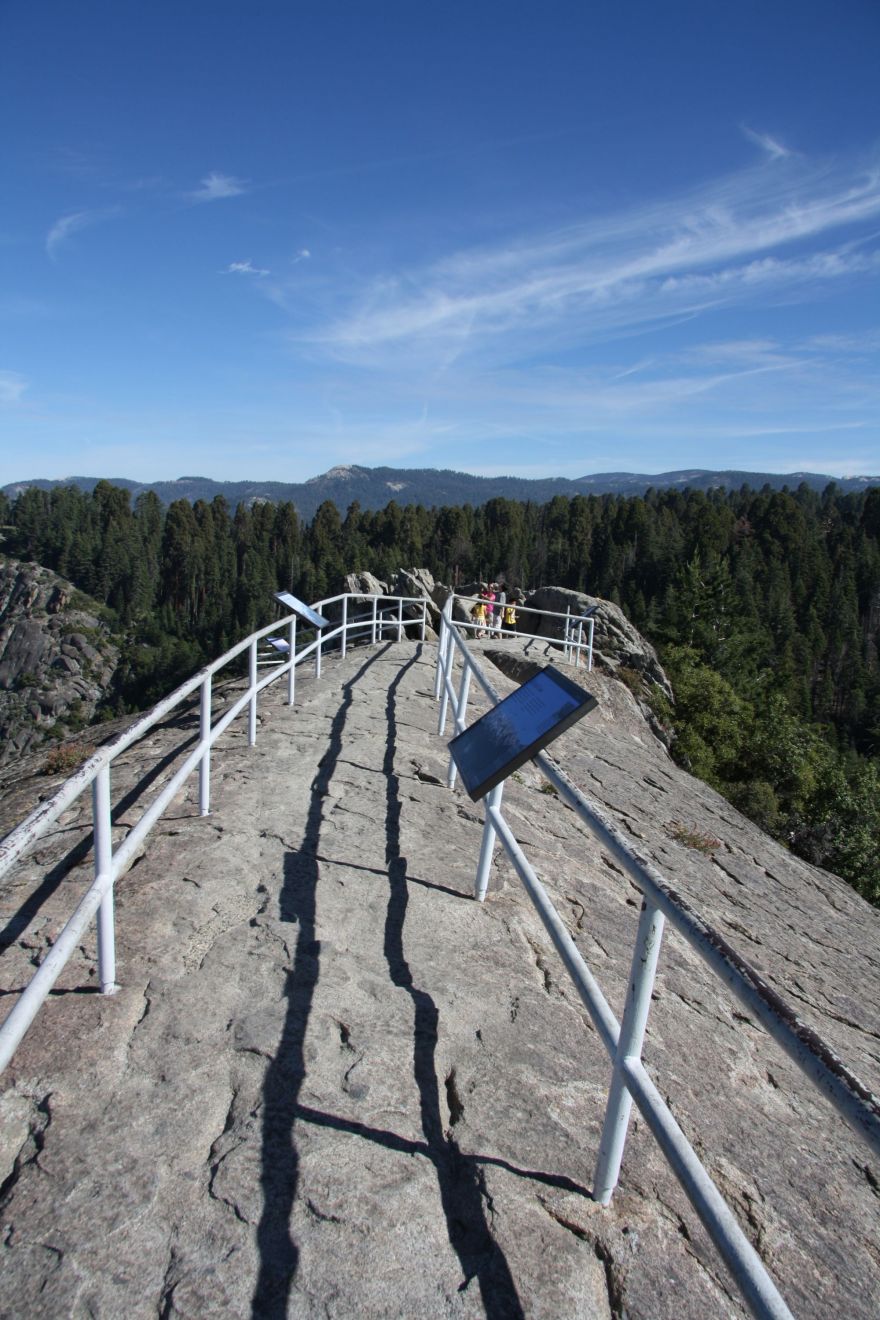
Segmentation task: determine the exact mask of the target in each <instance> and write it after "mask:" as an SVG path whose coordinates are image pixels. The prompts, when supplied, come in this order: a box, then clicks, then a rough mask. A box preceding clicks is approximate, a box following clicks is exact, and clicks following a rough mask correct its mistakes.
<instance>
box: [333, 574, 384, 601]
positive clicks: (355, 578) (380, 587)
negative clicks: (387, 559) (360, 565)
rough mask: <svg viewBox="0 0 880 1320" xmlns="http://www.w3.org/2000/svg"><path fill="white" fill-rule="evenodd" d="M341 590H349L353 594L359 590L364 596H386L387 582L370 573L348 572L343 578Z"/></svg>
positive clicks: (358, 592) (358, 593) (357, 593)
mask: <svg viewBox="0 0 880 1320" xmlns="http://www.w3.org/2000/svg"><path fill="white" fill-rule="evenodd" d="M342 590H343V591H350V592H352V593H353V594H355V595H360V593H361V592H363V594H364V595H365V596H387V595H388V594H389V593H388V583H387V582H380V581H379V579H378V578H377V577H374V576H373V574H372V573H348V574H347V575H346V577H345V578H344V579H343V583H342Z"/></svg>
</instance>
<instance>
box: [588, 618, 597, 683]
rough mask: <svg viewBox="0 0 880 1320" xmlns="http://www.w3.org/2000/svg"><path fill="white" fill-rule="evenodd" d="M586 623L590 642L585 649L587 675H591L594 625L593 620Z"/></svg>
mask: <svg viewBox="0 0 880 1320" xmlns="http://www.w3.org/2000/svg"><path fill="white" fill-rule="evenodd" d="M588 622H589V624H590V641H589V644H588V647H587V673H591V672H592V669H593V629H594V628H595V626H596V624H595V621H594V620H593V619H590V620H589V621H588Z"/></svg>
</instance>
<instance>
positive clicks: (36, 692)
mask: <svg viewBox="0 0 880 1320" xmlns="http://www.w3.org/2000/svg"><path fill="white" fill-rule="evenodd" d="M92 605H93V602H90V601H89V600H88V598H87V597H85V596H83V594H82V593H81V592H78V591H77V590H76V588H75V587H73V586H72V585H71V583H70V582H67V581H66V580H65V579H64V578H61V577H59V576H58V575H57V574H56V573H53V572H51V570H50V569H47V568H41V567H39V566H38V565H35V564H25V563H20V562H19V561H17V560H13V559H4V560H0V765H3V764H4V763H7V762H9V761H10V760H12V759H15V758H17V757H20V756H21V755H22V754H23V753H27V752H32V751H34V750H35V749H37V748H39V747H40V746H42V745H44V744H45V743H47V742H48V741H51V740H52V739H55V738H57V737H59V736H63V735H65V734H69V733H71V732H74V731H75V730H76V729H78V728H81V727H83V726H85V725H87V724H88V723H89V722H90V721H91V719H92V717H93V716H94V713H95V709H96V707H97V705H98V703H99V702H100V700H101V698H102V697H103V696H104V693H105V691H106V688H107V686H108V684H109V683H110V681H111V679H112V677H113V673H114V671H115V669H116V665H117V662H118V659H119V646H118V644H117V643H116V642H115V641H114V639H113V638H112V637H111V636H110V633H109V630H108V629H107V627H106V626H105V625H104V624H103V623H102V622H101V620H100V619H99V618H98V617H97V615H96V614H95V613H93V612H92V609H91V608H90V606H92ZM94 608H95V609H96V608H97V607H96V606H94Z"/></svg>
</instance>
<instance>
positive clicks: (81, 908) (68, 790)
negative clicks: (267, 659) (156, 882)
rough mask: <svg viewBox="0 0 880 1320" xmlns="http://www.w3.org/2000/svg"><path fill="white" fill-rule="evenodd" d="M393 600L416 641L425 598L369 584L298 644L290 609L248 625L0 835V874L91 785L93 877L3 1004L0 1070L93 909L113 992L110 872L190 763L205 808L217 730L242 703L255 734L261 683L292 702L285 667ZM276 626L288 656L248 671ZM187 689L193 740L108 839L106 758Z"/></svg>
mask: <svg viewBox="0 0 880 1320" xmlns="http://www.w3.org/2000/svg"><path fill="white" fill-rule="evenodd" d="M352 599H354V600H355V601H358V602H363V601H364V600H372V602H373V610H372V614H371V615H366V616H357V617H349V613H348V603H349V601H350V600H352ZM384 600H387V601H392V602H394V603H395V604H396V605H397V619H396V620H394V621H393V622H394V623H395V624H396V626H397V633H398V638H402V637H403V635H404V631H405V628H406V627H407V626H408V625H411V624H414V623H415V624H417V625H420V628H421V637H422V640H424V637H425V630H426V626H427V610H428V604H427V601H426V599H425V598H424V597H414V596H386V595H380V596H377V595H371V594H368V593H363V592H361V593H354V592H345V593H342V594H341V595H338V596H332V597H328V598H327V599H326V600H323V601H319V602H318V606H317V607H316V608H318V609H324V608H326V607H327V606H330V605H334V604H336V603H337V602H341V603H342V622H341V623H340V624H338V625H337V626H336V627H333V628H328V629H322V630H320V631H319V632H318V635H317V636H316V637H314V638H313V639H312V640H311V641H309V642H307V643H306V644H305V645H304V646H302V647H301V648H300V649H299V650H297V647H296V633H297V623H296V615H293V614H291V615H287V616H286V617H285V618H283V619H281V620H280V621H278V622H276V623H271V624H268V625H267V626H266V627H264V628H260V629H258V630H257V631H256V632H254V633H251V634H250V636H249V637H246V638H245V639H244V640H243V641H241V642H237V643H236V645H235V646H233V647H231V648H230V649H229V650H228V651H226V652H224V654H223V655H222V656H220V657H219V658H218V659H217V660H213V661H212V662H211V663H210V664H208V665H205V666H204V667H203V668H202V669H200V670H198V671H197V673H195V674H193V676H192V677H191V678H188V679H187V680H186V682H184V683H181V685H180V686H179V687H178V688H176V689H175V690H174V691H173V692H172V693H170V694H169V695H168V696H167V697H164V698H163V699H162V700H161V701H160V702H158V703H157V704H156V705H155V706H154V707H153V708H152V709H151V710H150V711H148V712H147V713H146V714H145V715H142V716H141V717H140V718H138V719H136V720H135V721H134V722H133V723H132V724H131V725H130V726H129V727H128V728H127V729H124V730H123V731H122V733H120V734H119V735H117V737H115V738H113V739H112V740H111V741H110V742H108V743H106V744H105V745H104V746H103V747H100V748H99V749H98V750H97V751H96V752H95V753H94V754H93V755H92V756H90V757H89V759H88V760H87V761H85V762H84V764H83V765H81V766H80V767H79V769H78V770H76V771H75V772H74V774H72V775H71V776H70V777H69V778H68V779H67V780H65V782H64V783H63V784H62V785H61V787H60V788H59V789H58V791H57V792H56V793H55V794H54V795H53V796H52V797H51V798H49V799H48V800H47V801H46V802H42V803H40V805H39V806H38V807H37V808H35V810H34V811H32V812H31V814H30V815H29V816H28V817H27V818H26V819H25V820H23V821H22V822H21V824H19V825H18V826H16V828H15V829H13V830H12V831H10V833H9V834H7V835H6V837H5V838H4V839H3V840H2V841H0V878H2V876H3V875H5V874H6V873H7V872H8V871H9V869H10V868H11V867H12V866H13V865H14V864H15V862H16V861H17V860H18V859H19V858H20V857H21V856H22V855H23V854H24V853H25V852H26V850H27V849H28V848H29V847H31V846H32V845H33V844H35V843H36V842H37V841H38V840H39V839H40V838H41V837H42V836H43V835H44V834H45V833H46V831H47V830H48V829H49V828H50V826H51V825H52V824H54V822H55V821H56V820H57V819H58V818H59V816H60V815H61V814H62V813H63V812H64V811H66V810H67V809H68V807H70V806H71V805H72V804H73V803H74V802H75V801H76V800H77V798H78V797H79V796H80V795H81V794H82V793H84V792H85V791H86V789H88V788H89V787H91V788H92V820H93V831H94V848H95V877H94V879H93V881H92V883H91V885H90V886H89V888H88V889H87V891H86V893H85V894H84V895H83V897H82V898H81V899H80V901H79V903H78V904H77V906H76V908H75V909H74V911H73V913H72V915H71V916H70V918H69V919H68V921H67V923H66V924H65V926H64V928H63V929H62V931H61V933H60V934H59V936H58V938H57V939H56V940H55V942H54V943H53V945H52V947H51V949H50V950H49V952H48V953H47V955H46V957H45V958H44V959H43V961H42V963H41V964H40V966H39V967H38V968H37V970H36V972H35V973H34V975H33V977H32V978H31V980H30V982H29V983H28V985H27V986H26V987H25V989H24V990H23V992H22V993H21V995H20V996H19V998H18V1000H17V1001H16V1003H15V1004H14V1006H13V1008H12V1010H11V1011H10V1012H9V1014H8V1015H7V1017H6V1018H5V1019H4V1021H3V1023H2V1025H0V1072H2V1070H3V1069H4V1068H5V1067H6V1065H7V1063H8V1062H9V1060H10V1059H11V1057H12V1055H13V1053H14V1052H15V1050H16V1049H17V1047H18V1045H19V1042H20V1041H21V1039H22V1037H23V1036H24V1034H25V1032H26V1031H27V1029H28V1027H29V1026H30V1024H31V1023H32V1022H33V1020H34V1018H35V1016H36V1014H37V1012H38V1010H39V1008H40V1005H41V1004H42V1003H43V1002H44V1000H45V999H46V997H47V995H48V994H49V991H50V990H51V988H52V986H53V985H54V983H55V981H56V980H57V979H58V976H59V975H60V973H61V971H62V969H63V967H64V966H65V964H66V962H67V961H68V959H69V958H70V956H71V954H72V953H73V951H74V949H75V948H76V947H77V945H78V943H79V940H80V938H81V936H82V933H83V931H84V930H85V929H86V927H87V926H88V924H89V922H90V921H91V919H92V917H94V916H95V914H96V913H97V914H98V965H99V975H100V981H101V990H102V992H103V993H105V994H112V993H114V991H115V990H116V989H117V988H118V987H117V985H116V955H115V937H114V916H113V886H114V883H115V881H116V879H117V878H118V877H119V876H120V875H121V874H122V873H123V871H124V870H125V869H126V867H127V866H128V865H129V863H130V862H131V860H132V859H133V857H134V856H135V854H136V852H137V850H138V849H139V848H140V846H141V844H142V843H143V841H144V839H145V838H146V837H147V835H148V834H149V832H150V830H151V829H152V828H153V826H154V825H155V823H156V821H157V820H158V819H159V818H160V816H161V815H162V813H163V812H164V811H165V809H166V807H167V806H168V804H169V803H170V802H171V801H172V799H173V798H174V797H175V795H176V794H177V792H178V791H179V789H180V788H181V786H182V785H183V783H184V782H185V780H186V779H187V778H188V777H189V775H190V774H192V772H193V770H195V769H196V767H198V768H199V771H200V785H199V808H200V811H201V814H202V815H207V814H208V810H209V795H210V753H211V748H212V747H213V745H214V743H215V742H216V741H217V739H218V738H220V736H221V735H222V734H223V733H224V732H225V731H226V729H228V727H229V726H230V724H232V722H233V721H234V720H235V719H236V718H237V717H238V715H240V714H241V712H242V711H243V710H244V709H245V708H246V707H248V708H249V728H248V741H249V743H250V744H251V745H253V743H254V742H255V741H256V716H257V697H258V695H259V693H260V692H262V690H263V689H264V688H266V687H269V685H270V684H272V683H275V682H277V680H278V679H279V678H281V677H283V675H284V674H288V675H289V676H290V686H289V689H288V702H289V704H291V705H292V704H293V697H294V688H293V676H294V673H295V670H296V667H297V666H298V665H300V664H302V662H303V660H305V659H307V658H308V657H309V656H310V655H314V656H315V662H316V675H318V676H320V661H321V653H322V650H323V648H324V647H325V646H326V645H327V644H328V643H329V642H332V641H334V640H336V639H337V638H338V639H340V646H341V648H342V651H343V654H344V653H345V647H346V644H347V641H348V638H349V635H350V634H354V633H359V632H362V631H363V630H364V629H365V628H367V629H371V635H372V640H373V641H374V642H375V640H376V636H377V628H378V629H379V630H381V629H382V628H383V627H386V626H387V621H386V620H380V619H379V618H378V602H379V601H384ZM405 605H409V606H417V607H418V608H419V610H420V617H416V618H415V619H414V618H412V617H411V618H408V619H404V617H403V608H404V606H405ZM285 626H288V627H289V630H290V643H289V645H288V651H289V654H288V657H287V659H285V660H283V661H281V662H280V663H279V664H277V665H275V666H273V667H272V668H271V670H270V672H269V673H267V674H265V675H264V676H263V677H262V678H259V679H258V677H257V648H258V645H259V643H260V641H262V640H263V639H264V638H266V637H269V636H270V634H272V633H274V632H277V631H278V630H279V628H283V627H285ZM245 652H247V653H248V655H249V679H248V685H247V687H246V689H245V691H244V692H243V693H242V694H241V695H240V696H239V697H238V698H237V699H236V700H235V701H234V702H233V703H232V705H231V706H230V707H229V709H228V710H226V711H225V713H224V714H223V715H222V716H221V717H220V718H219V719H218V720H217V722H216V723H212V721H211V688H212V680H213V676H214V675H215V674H216V673H217V672H218V671H219V670H221V669H223V668H224V667H225V666H226V665H228V664H229V663H230V662H231V661H233V660H235V659H236V658H237V657H238V656H240V655H243V654H244V653H245ZM196 691H199V692H200V693H201V711H200V733H199V739H198V742H197V744H196V746H195V747H194V748H193V750H192V751H191V752H190V754H189V755H188V756H187V757H186V758H185V759H184V761H183V763H182V764H181V765H180V766H179V767H178V768H177V770H176V771H175V772H174V774H173V775H172V777H171V778H170V779H169V780H168V782H167V783H166V784H165V785H164V786H163V787H162V789H161V791H160V792H159V794H158V795H157V797H156V798H155V800H154V801H153V802H152V803H151V804H150V806H149V807H148V808H147V809H146V811H145V812H144V814H143V815H142V817H141V818H140V820H139V821H138V822H137V824H136V825H134V826H133V827H132V828H131V829H130V830H129V832H128V833H127V834H126V836H125V838H124V839H123V841H122V842H121V843H120V844H119V846H118V847H117V848H115V849H114V848H113V846H112V834H111V808H110V767H111V765H112V763H113V761H114V760H115V758H116V757H117V756H119V754H120V753H121V752H124V751H125V750H127V748H129V747H131V746H132V745H133V744H134V743H136V742H137V741H138V739H140V738H142V737H143V736H144V735H145V734H146V733H148V732H149V731H150V729H152V728H154V727H155V725H156V724H158V723H159V721H160V720H162V719H164V718H165V717H166V716H167V715H168V714H169V712H170V711H172V710H175V709H177V708H178V707H179V706H181V705H182V704H183V703H184V702H185V701H186V700H187V699H188V698H189V697H191V696H192V695H193V693H195V692H196Z"/></svg>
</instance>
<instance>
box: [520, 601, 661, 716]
mask: <svg viewBox="0 0 880 1320" xmlns="http://www.w3.org/2000/svg"><path fill="white" fill-rule="evenodd" d="M529 610H552V611H555V612H556V613H558V614H565V613H566V612H567V611H568V612H569V613H571V615H572V616H573V617H576V616H577V615H582V614H584V613H586V611H587V610H593V611H594V613H593V619H594V625H595V631H594V641H593V662H594V664H599V665H601V666H602V667H604V668H605V669H607V670H608V671H609V672H610V673H616V672H617V671H618V670H620V669H632V670H635V671H636V673H638V674H639V675H640V676H641V677H642V679H643V680H644V681H645V683H646V685H648V684H650V685H654V686H656V687H658V688H659V689H660V690H661V692H662V693H663V695H664V696H665V697H667V698H668V699H669V700H670V701H672V700H673V699H674V698H673V693H672V687H671V684H670V682H669V679H668V678H667V677H666V673H665V671H664V669H663V666H662V665H661V664H660V661H659V660H658V658H657V652H656V651H655V650H654V648H653V646H651V644H650V642H647V641H646V640H645V638H644V637H643V636H642V634H641V633H640V632H639V631H638V629H637V628H634V627H633V625H632V624H631V623H630V621H629V619H627V617H626V615H625V614H624V613H623V611H622V610H621V609H620V607H619V606H618V605H615V604H613V602H612V601H610V600H602V599H601V597H599V596H588V595H587V594H586V593H585V592H582V591H572V590H570V589H569V588H568V587H541V588H540V589H539V590H538V591H535V592H533V593H532V594H531V595H530V596H529V597H528V599H527V600H526V601H525V603H524V604H523V606H522V607H521V610H520V616H519V619H520V624H519V626H520V630H521V631H523V632H532V633H535V634H536V635H537V636H539V637H552V638H556V639H560V640H561V639H562V637H563V635H564V631H565V621H564V619H548V618H542V617H541V616H540V615H538V614H533V615H531V617H529V616H528V614H527V611H529Z"/></svg>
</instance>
